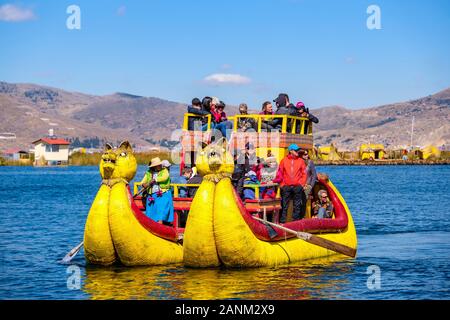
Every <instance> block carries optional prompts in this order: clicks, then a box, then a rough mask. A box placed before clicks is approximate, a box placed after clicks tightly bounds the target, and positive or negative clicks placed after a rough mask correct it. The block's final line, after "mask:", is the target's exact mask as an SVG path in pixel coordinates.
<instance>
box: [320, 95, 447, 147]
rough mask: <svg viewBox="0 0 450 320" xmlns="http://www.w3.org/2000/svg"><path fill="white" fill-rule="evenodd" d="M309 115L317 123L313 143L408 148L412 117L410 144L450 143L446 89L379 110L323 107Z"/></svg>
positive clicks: (378, 108) (382, 107) (377, 108)
mask: <svg viewBox="0 0 450 320" xmlns="http://www.w3.org/2000/svg"><path fill="white" fill-rule="evenodd" d="M311 112H312V113H313V114H314V115H316V116H318V117H319V119H320V122H319V124H318V125H317V126H315V128H314V142H315V143H316V144H330V143H331V142H333V143H334V144H335V145H337V146H338V147H339V148H341V149H356V148H357V147H358V146H359V145H360V144H361V143H364V142H373V143H383V144H384V145H385V146H388V147H390V148H396V147H401V146H409V145H410V141H411V126H412V119H413V117H414V131H413V145H419V146H424V145H427V144H436V145H438V146H442V145H447V146H448V143H449V141H450V88H449V89H446V90H444V91H441V92H438V93H436V94H434V95H431V96H428V97H425V98H421V99H416V100H411V101H407V102H400V103H395V104H389V105H384V106H379V107H373V108H367V109H360V110H349V109H346V108H344V107H337V106H333V107H325V108H319V109H315V110H311Z"/></svg>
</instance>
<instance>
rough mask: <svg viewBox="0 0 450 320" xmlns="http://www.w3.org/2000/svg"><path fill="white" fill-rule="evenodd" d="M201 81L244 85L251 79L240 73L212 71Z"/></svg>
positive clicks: (214, 83) (213, 83)
mask: <svg viewBox="0 0 450 320" xmlns="http://www.w3.org/2000/svg"><path fill="white" fill-rule="evenodd" d="M203 81H204V82H205V83H208V84H212V85H227V84H232V85H245V84H249V83H250V82H251V79H250V78H248V77H245V76H242V75H240V74H232V73H214V74H211V75H209V76H207V77H205V78H204V79H203Z"/></svg>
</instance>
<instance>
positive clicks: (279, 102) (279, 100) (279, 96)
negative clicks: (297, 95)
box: [273, 93, 289, 106]
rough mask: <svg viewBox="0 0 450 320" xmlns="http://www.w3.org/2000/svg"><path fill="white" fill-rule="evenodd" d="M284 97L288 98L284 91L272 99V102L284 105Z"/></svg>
mask: <svg viewBox="0 0 450 320" xmlns="http://www.w3.org/2000/svg"><path fill="white" fill-rule="evenodd" d="M286 99H288V100H289V96H288V95H287V94H286V93H280V94H279V95H278V97H277V98H276V99H274V100H273V102H275V103H278V104H279V105H282V106H284V105H286Z"/></svg>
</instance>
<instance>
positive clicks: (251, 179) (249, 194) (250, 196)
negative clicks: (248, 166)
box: [244, 171, 259, 200]
mask: <svg viewBox="0 0 450 320" xmlns="http://www.w3.org/2000/svg"><path fill="white" fill-rule="evenodd" d="M248 185H259V180H258V178H257V177H256V173H255V171H249V172H247V173H246V174H245V179H244V200H255V188H253V187H250V186H248ZM246 186H247V187H246Z"/></svg>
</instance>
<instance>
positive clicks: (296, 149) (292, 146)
mask: <svg viewBox="0 0 450 320" xmlns="http://www.w3.org/2000/svg"><path fill="white" fill-rule="evenodd" d="M299 149H300V147H299V146H298V145H296V144H295V143H293V144H291V145H290V146H289V147H288V151H292V150H295V151H298V150H299Z"/></svg>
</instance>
